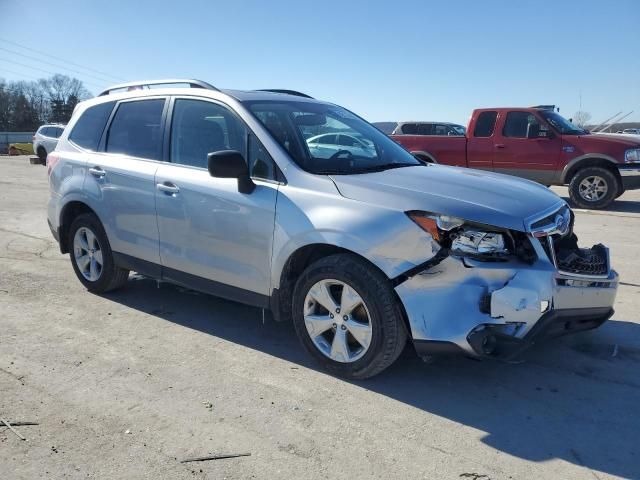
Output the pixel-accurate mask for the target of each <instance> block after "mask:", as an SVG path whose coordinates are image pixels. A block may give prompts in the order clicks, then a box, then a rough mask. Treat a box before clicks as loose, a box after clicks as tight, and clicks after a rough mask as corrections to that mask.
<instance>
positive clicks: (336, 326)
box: [304, 279, 373, 363]
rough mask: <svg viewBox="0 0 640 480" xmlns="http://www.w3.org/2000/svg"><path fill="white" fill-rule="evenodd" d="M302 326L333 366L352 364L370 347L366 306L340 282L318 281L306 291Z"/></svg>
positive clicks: (357, 295)
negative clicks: (332, 362)
mask: <svg viewBox="0 0 640 480" xmlns="http://www.w3.org/2000/svg"><path fill="white" fill-rule="evenodd" d="M304 323H305V326H306V328H307V332H308V334H309V337H310V338H311V340H312V341H313V343H314V345H315V346H316V348H317V349H318V350H320V352H322V354H323V355H325V356H326V357H328V358H330V359H331V360H334V361H336V362H341V363H351V362H355V361H356V360H358V359H360V358H362V357H363V356H364V354H365V353H367V350H368V349H369V346H370V344H371V334H372V331H373V329H372V325H371V316H370V315H369V311H368V310H367V306H366V305H365V302H364V300H363V299H362V297H361V296H360V295H359V294H358V293H357V292H356V291H355V289H354V288H353V287H351V286H350V285H348V284H347V283H345V282H342V281H340V280H334V279H325V280H321V281H319V282H317V283H316V284H315V285H313V286H312V287H311V288H310V289H309V291H308V292H307V295H306V297H305V300H304Z"/></svg>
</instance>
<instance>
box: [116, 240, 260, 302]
mask: <svg viewBox="0 0 640 480" xmlns="http://www.w3.org/2000/svg"><path fill="white" fill-rule="evenodd" d="M113 260H114V262H115V263H116V265H117V266H118V267H120V268H126V269H127V270H132V271H134V272H138V273H139V274H141V275H144V276H147V277H151V278H155V279H156V280H162V281H165V282H169V283H173V284H176V285H180V286H182V287H185V288H190V289H192V290H197V291H199V292H202V293H207V294H209V295H214V296H216V297H221V298H225V299H227V300H232V301H234V302H239V303H244V304H246V305H252V306H254V307H260V308H265V309H269V308H270V303H271V297H269V296H268V295H262V294H261V293H256V292H252V291H250V290H245V289H244V288H238V287H234V286H231V285H226V284H224V283H220V282H216V281H215V280H209V279H208V278H203V277H198V276H196V275H191V274H190V273H185V272H181V271H179V270H174V269H172V268H167V267H163V266H162V265H158V264H157V263H153V262H148V261H146V260H141V259H139V258H136V257H132V256H130V255H125V254H124V253H118V252H113Z"/></svg>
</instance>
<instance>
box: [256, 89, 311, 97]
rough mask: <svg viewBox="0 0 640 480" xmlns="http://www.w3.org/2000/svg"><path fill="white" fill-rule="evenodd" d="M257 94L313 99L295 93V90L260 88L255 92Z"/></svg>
mask: <svg viewBox="0 0 640 480" xmlns="http://www.w3.org/2000/svg"><path fill="white" fill-rule="evenodd" d="M256 91H257V92H271V93H284V94H287V95H295V96H296V97H304V98H313V97H312V96H311V95H307V94H306V93H302V92H297V91H295V90H283V89H281V88H260V89H258V90H256Z"/></svg>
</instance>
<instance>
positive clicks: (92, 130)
mask: <svg viewBox="0 0 640 480" xmlns="http://www.w3.org/2000/svg"><path fill="white" fill-rule="evenodd" d="M115 103H116V102H107V103H101V104H99V105H94V106H93V107H89V108H87V109H86V110H85V111H84V113H83V114H82V116H81V117H80V119H78V121H77V122H76V124H75V126H74V127H73V130H72V131H71V134H69V140H71V141H72V142H73V143H75V144H76V145H78V146H80V147H82V148H86V149H87V150H97V149H98V144H99V143H100V137H102V132H103V131H104V127H105V125H106V124H107V120H108V119H109V115H111V111H112V110H113V106H114V105H115Z"/></svg>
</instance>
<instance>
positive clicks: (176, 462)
mask: <svg viewBox="0 0 640 480" xmlns="http://www.w3.org/2000/svg"><path fill="white" fill-rule="evenodd" d="M556 191H557V192H558V193H560V194H562V195H566V190H564V189H561V188H559V189H556ZM47 198H48V186H47V174H46V168H44V167H42V166H37V165H30V164H29V161H28V157H0V417H2V418H5V419H7V420H13V421H32V422H38V423H39V425H34V426H21V427H16V429H17V430H18V431H19V432H20V433H21V434H22V435H24V436H25V437H26V438H27V441H21V440H20V439H19V438H18V437H17V436H16V435H14V434H13V432H11V431H9V430H8V429H7V428H5V427H0V478H3V479H8V480H9V479H11V480H13V479H34V478H78V479H79V478H99V479H106V478H109V479H112V478H113V479H115V478H127V479H138V478H149V479H159V478H171V479H182V478H211V479H213V478H215V479H223V478H226V479H247V478H259V479H276V478H277V479H281V478H283V479H288V478H291V479H294V478H295V479H298V478H304V479H328V478H347V477H348V478H353V479H361V478H363V479H364V478H366V479H369V478H371V479H373V478H379V479H389V478H402V479H438V480H444V479H451V480H453V479H475V480H479V479H482V480H498V479H500V480H503V479H505V480H506V479H541V478H554V479H565V478H566V479H568V478H571V479H600V480H604V479H609V478H634V479H639V478H640V442H639V441H638V437H639V434H640V373H639V371H640V369H639V367H640V313H639V312H640V295H638V294H639V293H640V255H639V254H638V238H640V192H628V193H626V194H625V195H624V196H623V197H621V199H619V201H617V202H616V203H615V204H614V205H613V207H612V208H611V209H610V210H609V211H607V212H584V211H578V212H577V221H576V230H577V233H578V235H579V237H580V240H581V244H583V245H587V246H590V245H592V244H594V243H599V242H603V243H605V244H607V245H608V246H609V247H610V248H611V253H612V261H613V264H614V267H615V268H616V269H617V270H618V271H619V273H620V275H621V280H622V284H621V286H620V289H619V293H618V299H617V303H616V314H615V316H614V318H613V320H612V321H610V322H608V323H607V324H605V325H604V326H603V327H602V328H600V329H598V330H595V331H592V332H587V333H583V334H579V335H575V336H572V337H566V338H564V339H560V340H557V341H554V342H552V343H550V344H548V345H545V346H539V347H536V348H534V349H532V350H530V351H529V352H528V353H527V355H526V356H525V357H524V359H523V362H522V363H519V364H504V363H497V362H486V361H485V362H478V361H472V360H468V359H464V358H457V359H440V360H436V361H434V362H432V363H430V364H425V363H423V362H422V361H420V360H419V359H417V358H416V357H415V355H413V354H412V353H411V351H410V350H409V349H407V351H405V353H404V354H403V356H402V357H401V358H400V359H399V361H398V362H397V363H396V364H395V365H394V366H393V367H391V368H390V369H388V370H387V371H385V372H384V373H383V374H381V375H380V376H378V377H376V378H374V379H371V380H368V381H364V382H347V381H344V380H341V379H338V378H335V377H332V376H330V375H327V374H326V373H324V372H323V371H321V370H318V369H317V368H316V366H315V364H313V363H312V362H311V361H310V360H309V358H308V357H307V356H306V355H305V354H304V353H303V351H302V349H301V347H299V346H298V342H297V340H296V338H295V334H294V332H293V328H292V326H291V325H289V324H281V323H274V322H273V321H271V320H269V319H268V318H267V320H266V321H264V322H263V317H262V312H261V310H258V309H255V308H250V307H246V306H243V305H240V304H236V303H232V302H228V301H224V300H220V299H217V298H214V297H210V296H206V295H200V294H196V293H194V292H191V291H186V290H184V289H181V288H178V287H174V286H171V285H167V284H160V285H158V284H156V282H154V281H151V280H148V279H145V278H142V277H138V276H132V277H131V279H130V281H129V285H128V287H127V288H126V289H124V290H121V291H118V292H113V293H111V294H108V295H103V296H98V295H93V294H90V293H88V292H86V291H85V290H84V289H83V288H82V286H81V285H80V283H79V282H78V281H77V280H76V278H75V276H74V274H73V271H72V269H71V265H70V262H69V258H68V256H67V255H64V256H63V255H61V254H60V253H59V251H58V249H57V245H56V243H55V241H54V240H53V238H52V237H51V234H50V232H49V230H48V227H47V222H46V212H45V206H46V201H47ZM225 453H251V456H248V457H240V458H235V459H224V460H215V461H207V462H198V463H180V460H181V459H184V458H186V457H193V456H204V455H208V454H225Z"/></svg>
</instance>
